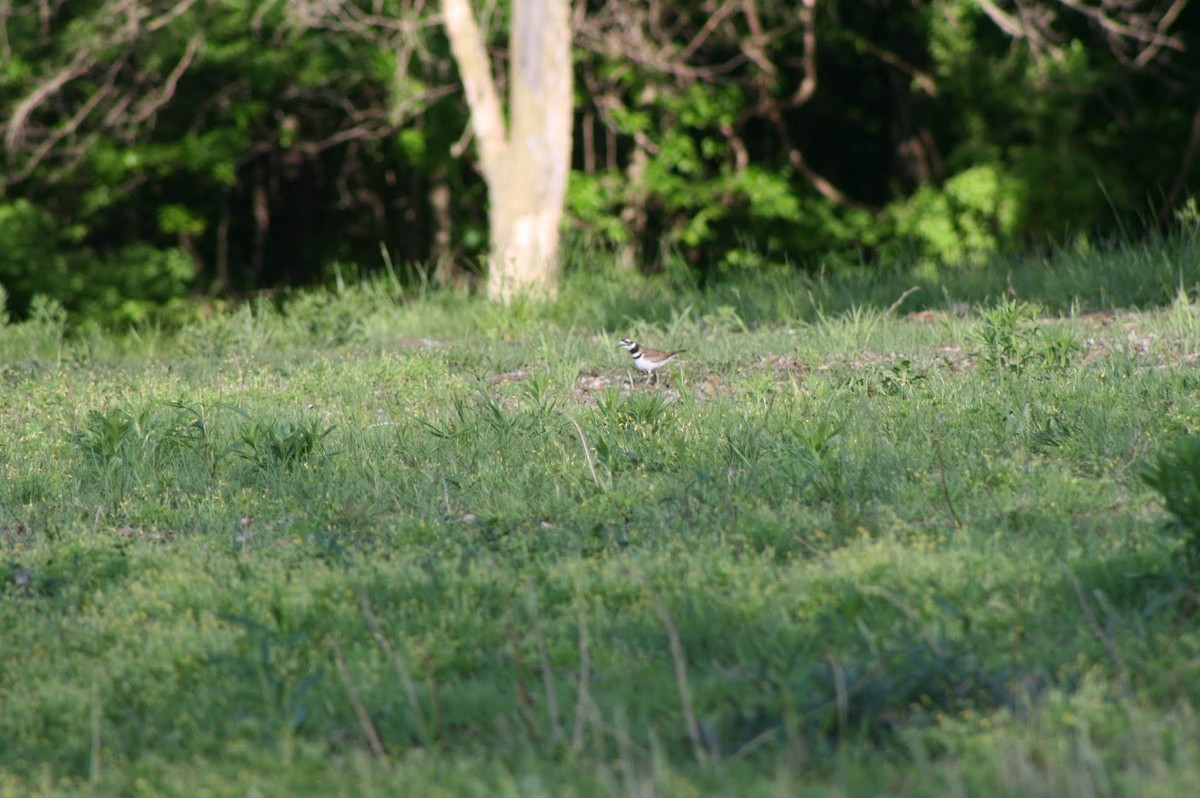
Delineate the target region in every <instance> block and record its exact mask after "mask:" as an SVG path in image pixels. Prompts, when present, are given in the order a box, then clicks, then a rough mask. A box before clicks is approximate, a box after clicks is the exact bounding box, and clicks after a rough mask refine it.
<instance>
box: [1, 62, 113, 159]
mask: <svg viewBox="0 0 1200 798" xmlns="http://www.w3.org/2000/svg"><path fill="white" fill-rule="evenodd" d="M93 63H95V62H94V61H93V60H92V56H91V53H89V52H86V51H84V50H80V51H79V52H77V53H76V54H75V57H74V58H73V59H71V63H69V64H67V65H66V66H65V67H63V68H62V69H60V70H59V71H58V72H56V73H55V74H54V76H53V77H51V78H50V79H49V80H46V81H44V82H43V83H42V84H41V85H39V86H38V87H37V88H36V89H34V90H33V91H32V92H30V93H29V95H28V96H27V97H26V98H25V99H23V100H21V101H20V102H19V103H17V105H16V107H15V108H13V112H12V116H11V117H10V118H9V120H8V130H7V131H6V132H5V134H4V146H5V147H6V148H7V149H8V151H9V152H10V153H11V152H12V151H13V150H15V149H16V148H17V144H18V142H20V141H21V136H22V133H23V132H24V130H25V124H26V122H28V121H29V115H30V114H32V113H33V112H34V111H35V110H36V109H37V107H38V106H39V105H41V104H42V103H44V102H45V101H46V100H48V99H50V98H51V97H53V96H54V95H55V94H57V93H58V92H59V91H61V90H62V87H63V86H65V85H67V84H68V83H70V82H71V81H72V80H74V79H75V78H77V77H79V76H80V75H82V74H84V73H85V72H87V71H88V69H90V68H91V66H92V64H93Z"/></svg>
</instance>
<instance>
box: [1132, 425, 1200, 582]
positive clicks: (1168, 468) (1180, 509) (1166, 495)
mask: <svg viewBox="0 0 1200 798" xmlns="http://www.w3.org/2000/svg"><path fill="white" fill-rule="evenodd" d="M1141 477H1142V480H1143V481H1144V482H1145V483H1146V484H1147V485H1149V486H1150V487H1151V488H1153V489H1154V490H1156V491H1157V492H1158V493H1159V495H1160V496H1162V498H1163V501H1164V502H1165V503H1166V505H1167V512H1169V513H1170V514H1171V516H1172V518H1171V519H1170V520H1169V521H1167V522H1166V524H1165V525H1164V529H1166V530H1168V531H1169V532H1171V533H1173V534H1175V535H1177V536H1179V538H1180V539H1181V541H1182V543H1183V550H1184V554H1185V556H1186V558H1187V562H1188V566H1189V568H1191V569H1192V570H1193V571H1195V569H1196V567H1197V566H1198V565H1200V435H1187V436H1185V437H1182V438H1180V439H1178V440H1177V441H1175V442H1174V443H1173V444H1171V445H1170V446H1168V447H1167V448H1166V449H1165V450H1164V451H1163V452H1162V453H1160V454H1159V456H1158V458H1157V459H1156V460H1154V461H1153V462H1150V463H1147V464H1145V465H1143V466H1142V468H1141Z"/></svg>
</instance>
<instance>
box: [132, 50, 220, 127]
mask: <svg viewBox="0 0 1200 798" xmlns="http://www.w3.org/2000/svg"><path fill="white" fill-rule="evenodd" d="M203 43H204V33H203V32H202V31H196V33H194V34H192V38H191V39H189V40H188V45H187V50H185V51H184V53H183V56H182V57H180V59H179V63H178V64H176V65H175V68H174V69H172V70H171V72H170V74H168V75H167V79H166V80H164V81H163V86H162V89H161V90H160V91H159V92H158V93H157V94H155V95H153V96H151V97H147V98H146V99H145V101H144V102H143V103H142V107H141V110H139V111H138V112H137V113H135V114H134V116H133V121H134V123H135V124H140V123H142V122H145V121H146V120H147V119H149V118H150V117H152V116H154V115H155V114H156V113H158V110H159V109H160V108H162V107H163V106H164V105H166V104H167V103H168V102H170V100H171V98H172V97H174V96H175V89H176V87H178V85H179V79H180V78H182V77H183V73H185V72H187V70H188V68H189V67H190V66H191V65H192V60H193V59H194V58H195V57H196V52H197V51H198V50H199V49H200V45H201V44H203Z"/></svg>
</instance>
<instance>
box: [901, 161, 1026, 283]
mask: <svg viewBox="0 0 1200 798" xmlns="http://www.w3.org/2000/svg"><path fill="white" fill-rule="evenodd" d="M1027 194H1028V189H1027V187H1026V185H1025V184H1024V183H1023V182H1021V181H1020V180H1018V179H1016V178H1013V177H1007V176H1005V174H1004V172H1003V170H1002V169H1000V168H998V167H996V166H993V165H980V166H974V167H972V168H970V169H968V170H966V171H965V172H962V173H960V174H957V175H954V176H953V177H951V178H950V179H948V180H947V181H946V182H945V184H944V185H942V186H940V187H937V188H935V187H932V186H924V187H922V188H920V189H918V190H917V192H916V193H915V194H913V195H912V196H911V197H909V198H908V199H906V200H904V201H902V202H897V203H894V204H893V205H892V206H890V207H889V213H890V215H891V217H892V224H894V225H895V231H896V234H897V236H898V239H899V240H898V241H897V245H898V246H899V248H901V249H900V251H904V252H907V253H910V254H915V255H916V256H917V257H918V258H928V259H930V262H931V265H932V266H933V267H934V268H932V269H931V270H930V271H931V273H932V274H937V273H938V268H937V267H942V266H954V267H958V268H968V267H970V266H979V265H980V264H981V263H983V262H984V261H986V259H987V258H988V257H989V256H992V255H995V254H996V253H999V252H1002V251H1005V250H1007V249H1010V248H1011V247H1012V244H1013V242H1014V241H1015V240H1016V237H1017V234H1018V233H1019V232H1020V231H1021V224H1022V219H1021V216H1020V215H1021V214H1022V213H1023V212H1024V208H1025V207H1026V205H1027V203H1026V201H1025V195H1027Z"/></svg>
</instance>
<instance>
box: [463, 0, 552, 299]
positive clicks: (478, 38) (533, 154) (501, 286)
mask: <svg viewBox="0 0 1200 798" xmlns="http://www.w3.org/2000/svg"><path fill="white" fill-rule="evenodd" d="M442 14H443V23H444V24H445V27H446V34H447V36H448V37H449V39H450V47H451V51H452V53H453V54H454V60H455V62H456V63H457V65H458V71H459V75H460V77H461V79H462V82H463V88H464V90H465V92H466V97H467V103H468V105H469V107H470V110H471V131H472V133H473V134H474V137H475V142H476V146H477V148H478V151H479V162H480V168H481V170H482V172H483V176H484V180H485V181H486V182H487V186H488V197H489V208H488V227H489V232H490V234H491V241H490V246H489V256H488V283H487V285H488V296H489V297H490V298H491V299H494V300H499V301H503V302H507V301H509V300H510V299H512V298H513V297H514V296H517V295H519V294H528V295H532V296H537V297H540V298H552V297H553V296H554V294H555V290H556V285H557V278H558V243H559V227H560V224H561V222H562V216H563V200H564V198H565V195H566V189H567V175H568V172H569V170H570V164H571V118H572V114H571V111H572V98H571V25H570V4H569V3H568V2H567V0H514V3H513V9H512V23H511V24H512V27H511V29H510V31H509V63H510V64H511V66H510V68H509V74H508V76H507V80H508V121H507V123H506V122H505V118H504V113H503V111H502V109H501V103H500V97H499V93H498V91H497V89H496V81H495V78H494V77H493V75H492V70H491V65H490V63H489V61H488V56H487V51H486V49H485V48H484V40H483V34H482V32H481V31H480V29H479V25H478V23H477V22H476V20H475V16H474V13H473V11H472V10H471V5H470V2H469V0H443V2H442Z"/></svg>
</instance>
